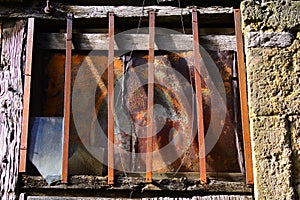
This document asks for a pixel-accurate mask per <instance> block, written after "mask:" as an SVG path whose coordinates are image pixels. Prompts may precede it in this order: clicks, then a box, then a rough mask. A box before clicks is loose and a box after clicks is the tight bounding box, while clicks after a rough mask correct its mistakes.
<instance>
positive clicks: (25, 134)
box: [19, 18, 34, 172]
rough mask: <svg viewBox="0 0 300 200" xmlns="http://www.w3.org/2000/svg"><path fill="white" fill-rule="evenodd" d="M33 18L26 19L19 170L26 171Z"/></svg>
mask: <svg viewBox="0 0 300 200" xmlns="http://www.w3.org/2000/svg"><path fill="white" fill-rule="evenodd" d="M33 37H34V18H29V19H28V24H27V43H26V61H25V74H24V75H25V78H24V93H23V120H22V133H21V146H20V165H19V172H25V171H26V159H27V142H28V125H29V103H30V86H31V69H32V52H33Z"/></svg>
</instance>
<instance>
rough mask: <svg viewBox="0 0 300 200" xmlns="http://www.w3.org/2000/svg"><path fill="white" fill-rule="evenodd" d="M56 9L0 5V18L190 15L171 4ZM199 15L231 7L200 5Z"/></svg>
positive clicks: (60, 6)
mask: <svg viewBox="0 0 300 200" xmlns="http://www.w3.org/2000/svg"><path fill="white" fill-rule="evenodd" d="M53 6H54V8H55V9H56V11H55V12H54V13H53V15H46V14H45V13H44V12H43V11H42V9H41V7H38V6H33V7H26V6H22V7H5V6H3V5H1V6H0V18H8V17H9V18H27V17H36V18H42V19H65V18H66V14H67V13H68V12H72V13H74V18H106V17H107V13H109V12H114V13H115V16H116V17H140V16H142V17H148V12H149V11H150V10H155V11H156V16H158V17H160V16H176V15H177V16H180V15H190V13H191V11H192V9H191V8H189V7H186V8H178V7H173V6H145V7H144V8H143V7H141V6H74V5H65V4H61V3H53ZM197 11H198V13H199V14H200V15H209V14H232V13H233V8H232V7H218V6H214V7H200V8H197Z"/></svg>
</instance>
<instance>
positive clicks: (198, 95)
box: [192, 9, 206, 183]
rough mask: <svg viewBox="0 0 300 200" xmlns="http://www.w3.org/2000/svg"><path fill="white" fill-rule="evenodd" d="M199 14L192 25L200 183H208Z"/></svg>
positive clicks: (193, 16) (193, 14)
mask: <svg viewBox="0 0 300 200" xmlns="http://www.w3.org/2000/svg"><path fill="white" fill-rule="evenodd" d="M197 15H198V13H197V10H196V9H193V13H192V23H193V38H194V45H193V46H194V63H195V66H194V68H195V70H194V72H195V73H194V74H195V88H196V100H197V104H196V105H197V129H198V145H199V168H200V181H201V182H202V183H206V160H205V143H204V118H203V104H202V87H201V74H200V60H201V59H202V58H201V55H200V51H199V38H198V16H197Z"/></svg>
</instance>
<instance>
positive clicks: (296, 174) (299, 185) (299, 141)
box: [289, 116, 300, 199]
mask: <svg viewBox="0 0 300 200" xmlns="http://www.w3.org/2000/svg"><path fill="white" fill-rule="evenodd" d="M289 121H290V132H291V146H292V162H293V171H292V172H293V174H292V175H293V177H292V180H293V187H294V189H295V196H296V199H297V198H298V199H299V198H300V116H291V117H289Z"/></svg>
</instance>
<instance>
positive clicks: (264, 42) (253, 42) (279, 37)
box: [246, 32, 294, 48]
mask: <svg viewBox="0 0 300 200" xmlns="http://www.w3.org/2000/svg"><path fill="white" fill-rule="evenodd" d="M246 36H247V37H246V40H247V46H248V48H249V47H288V46H290V45H291V44H292V42H293V39H294V36H293V35H292V34H291V33H288V32H266V33H265V32H247V33H246Z"/></svg>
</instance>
